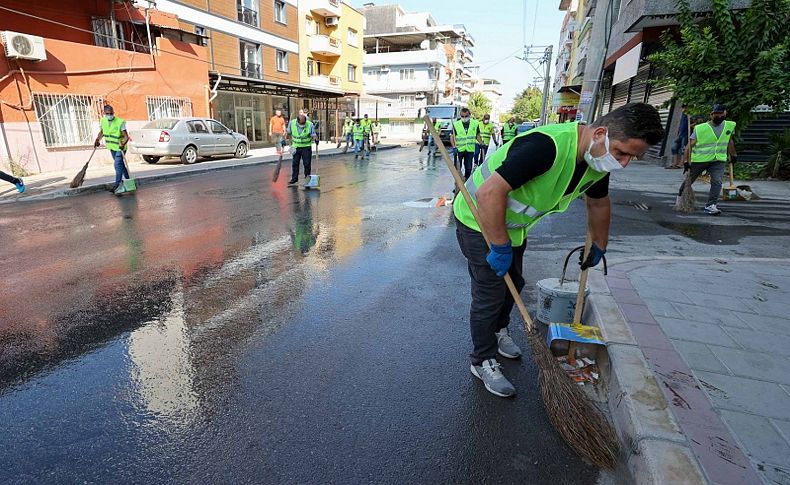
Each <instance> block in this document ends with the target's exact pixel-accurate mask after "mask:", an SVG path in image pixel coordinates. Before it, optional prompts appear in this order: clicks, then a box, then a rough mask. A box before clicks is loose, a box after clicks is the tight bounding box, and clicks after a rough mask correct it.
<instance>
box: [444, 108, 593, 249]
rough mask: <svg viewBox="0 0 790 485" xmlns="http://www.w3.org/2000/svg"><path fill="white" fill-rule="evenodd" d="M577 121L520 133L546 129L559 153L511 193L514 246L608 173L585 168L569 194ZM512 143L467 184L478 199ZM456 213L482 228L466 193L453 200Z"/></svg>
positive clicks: (509, 217) (509, 207)
mask: <svg viewBox="0 0 790 485" xmlns="http://www.w3.org/2000/svg"><path fill="white" fill-rule="evenodd" d="M578 125H579V123H578V122H573V123H559V124H552V125H546V126H541V127H538V128H535V129H534V130H530V131H528V132H524V133H521V134H520V135H518V137H522V136H532V135H533V134H535V133H543V134H544V135H547V136H548V137H549V138H551V139H552V141H554V145H555V146H556V147H557V154H556V156H555V158H554V163H553V164H552V166H551V168H550V169H549V170H548V171H547V172H546V173H544V174H542V175H539V176H538V177H536V178H534V179H532V180H530V181H528V182H527V183H526V184H524V185H522V186H521V187H518V188H517V189H515V190H513V191H511V192H509V193H508V198H507V209H506V211H505V223H506V225H507V232H508V235H509V236H510V240H511V241H512V244H513V245H514V246H521V245H522V244H524V240H525V239H526V237H527V232H528V231H529V230H530V229H531V228H532V226H534V225H535V224H536V223H537V222H538V221H539V220H540V219H542V218H544V217H546V216H547V215H549V214H552V213H554V212H565V211H566V210H567V209H568V206H570V204H571V202H573V201H574V200H575V199H577V198H578V197H579V196H581V195H582V194H583V193H584V192H585V191H586V190H587V189H589V188H590V187H591V186H592V185H593V184H594V183H595V182H597V181H599V180H601V179H602V178H604V177H605V176H606V173H605V172H597V171H595V170H593V169H592V168H590V167H587V170H586V171H585V172H584V176H582V178H581V180H580V181H579V183H578V184H577V185H576V187H575V188H574V189H573V190H572V191H571V192H570V193H569V194H567V195H565V192H567V190H568V188H569V186H570V183H571V178H572V177H573V173H574V171H575V170H576V149H577V143H578V138H579V135H578V128H577V127H578ZM511 146H512V143H511V144H508V145H504V146H502V147H500V148H499V149H498V150H497V151H495V152H494V153H493V155H491V156H490V157H489V158H488V160H487V161H486V162H484V163H482V164H481V165H480V166H479V167H478V168H477V169H475V171H474V172H472V176H471V177H469V180H467V181H466V184H465V185H466V188H467V189H468V190H469V193H470V194H471V195H472V200H473V201H475V203H476V199H475V193H476V192H477V190H478V189H479V188H480V186H482V185H483V183H484V182H485V181H486V180H487V179H488V177H490V176H491V175H492V174H493V173H494V172H496V169H497V168H499V167H500V165H502V163H503V162H504V161H505V158H507V152H508V150H510V147H511ZM453 213H454V214H455V217H456V218H457V219H458V220H459V221H461V222H462V223H463V224H464V225H465V226H467V227H469V228H471V229H474V230H476V231H480V226H478V225H477V222H476V221H475V218H474V216H473V215H472V211H471V209H470V208H469V206H468V205H467V203H466V199H464V198H463V197H456V198H455V201H454V202H453Z"/></svg>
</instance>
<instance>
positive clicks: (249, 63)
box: [239, 42, 261, 79]
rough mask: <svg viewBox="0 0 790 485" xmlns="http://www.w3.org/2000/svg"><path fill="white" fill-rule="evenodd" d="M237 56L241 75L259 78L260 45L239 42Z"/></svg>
mask: <svg viewBox="0 0 790 485" xmlns="http://www.w3.org/2000/svg"><path fill="white" fill-rule="evenodd" d="M239 56H240V60H241V75H242V76H244V77H251V78H255V79H260V78H261V64H260V59H261V56H260V46H258V45H257V44H249V43H247V42H239Z"/></svg>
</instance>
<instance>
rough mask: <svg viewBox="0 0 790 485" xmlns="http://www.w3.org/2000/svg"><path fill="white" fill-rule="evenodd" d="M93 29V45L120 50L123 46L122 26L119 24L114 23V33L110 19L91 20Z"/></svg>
mask: <svg viewBox="0 0 790 485" xmlns="http://www.w3.org/2000/svg"><path fill="white" fill-rule="evenodd" d="M91 26H92V28H93V43H94V44H95V45H97V46H99V47H110V48H113V49H120V48H121V46H123V44H124V38H123V26H122V25H121V23H120V22H116V23H115V33H114V34H113V31H112V20H110V19H100V18H95V17H94V18H93V19H91Z"/></svg>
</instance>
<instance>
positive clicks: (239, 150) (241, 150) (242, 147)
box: [236, 142, 247, 158]
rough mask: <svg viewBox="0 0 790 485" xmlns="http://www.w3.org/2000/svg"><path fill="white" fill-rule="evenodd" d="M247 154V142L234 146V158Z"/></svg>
mask: <svg viewBox="0 0 790 485" xmlns="http://www.w3.org/2000/svg"><path fill="white" fill-rule="evenodd" d="M246 156H247V144H246V143H244V142H241V143H239V146H237V147H236V158H244V157H246Z"/></svg>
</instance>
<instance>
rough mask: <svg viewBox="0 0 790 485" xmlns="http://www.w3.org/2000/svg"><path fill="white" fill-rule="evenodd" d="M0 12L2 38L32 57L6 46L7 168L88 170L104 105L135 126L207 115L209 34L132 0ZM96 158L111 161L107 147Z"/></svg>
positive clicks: (1, 84) (13, 2)
mask: <svg viewBox="0 0 790 485" xmlns="http://www.w3.org/2000/svg"><path fill="white" fill-rule="evenodd" d="M111 5H112V8H111ZM0 8H2V12H1V13H0V30H1V31H3V33H4V34H3V38H4V39H8V41H9V42H11V43H12V44H13V45H21V46H27V47H29V54H30V55H26V56H25V55H22V56H21V55H20V53H21V51H18V52H17V53H16V54H14V53H10V55H8V56H6V54H5V50H6V49H5V48H6V47H7V46H5V45H4V46H3V47H4V48H3V49H0V57H3V59H2V61H0V167H2V169H3V170H5V171H12V172H14V173H16V174H18V175H25V174H29V173H42V172H53V171H58V170H65V169H72V168H76V167H79V166H82V165H83V164H84V163H85V161H86V160H88V157H89V155H90V154H91V151H92V150H93V141H94V139H95V138H96V134H97V133H98V129H99V119H100V117H101V115H102V107H103V105H104V104H111V105H113V106H114V108H115V112H116V114H117V115H118V116H120V117H123V118H124V119H126V120H127V128H128V129H129V130H134V129H135V128H139V127H141V126H142V125H143V124H144V123H146V122H147V121H149V120H151V119H155V118H159V117H163V116H181V115H196V116H204V115H207V114H208V83H207V79H206V63H207V62H208V51H207V49H206V48H205V47H204V46H203V45H202V43H203V40H204V39H203V37H201V36H199V35H196V34H195V33H194V32H193V31H191V30H190V31H184V30H181V28H180V26H179V23H178V19H177V18H176V17H175V16H173V15H169V14H165V13H162V12H161V11H158V10H156V9H145V8H138V7H136V6H135V5H134V4H133V3H132V2H130V1H115V2H83V1H79V0H60V1H57V2H56V1H54V0H40V1H37V2H35V3H33V2H25V1H20V0H6V1H4V2H3V4H2V6H0ZM2 42H4V41H3V40H0V43H2ZM175 79H177V80H178V82H174V80H175ZM93 160H94V162H93V163H97V164H101V163H106V164H111V163H112V160H111V159H110V156H109V154H108V153H106V151H102V152H101V153H97V154H96V156H95V157H94V159H93Z"/></svg>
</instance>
